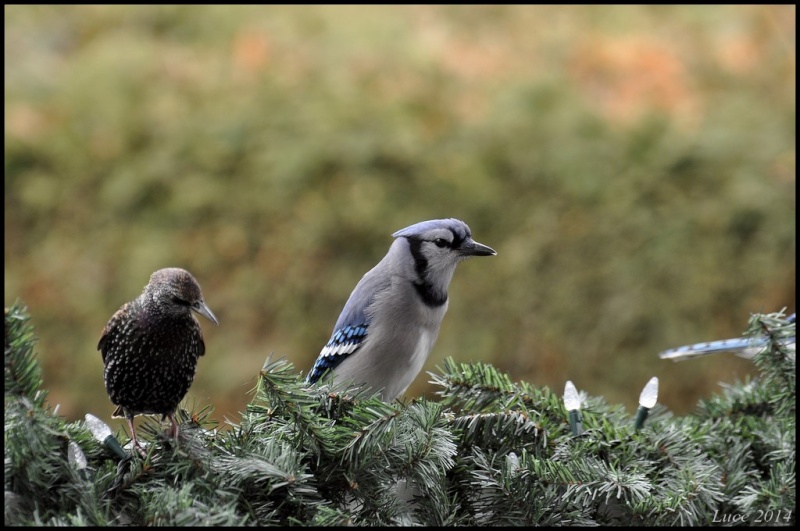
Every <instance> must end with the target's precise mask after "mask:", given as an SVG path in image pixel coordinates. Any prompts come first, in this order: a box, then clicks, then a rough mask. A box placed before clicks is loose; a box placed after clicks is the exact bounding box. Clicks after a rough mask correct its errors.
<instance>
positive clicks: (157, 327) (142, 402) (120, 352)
mask: <svg viewBox="0 0 800 531" xmlns="http://www.w3.org/2000/svg"><path fill="white" fill-rule="evenodd" d="M192 310H194V311H196V312H197V313H199V314H200V315H202V316H203V317H205V318H207V319H209V320H210V321H212V322H213V323H214V324H219V322H218V321H217V318H216V317H215V316H214V314H213V313H212V312H211V310H209V309H208V306H206V303H205V302H204V301H203V294H202V292H201V291H200V285H199V284H198V283H197V281H196V280H195V279H194V277H193V276H192V275H191V274H190V273H189V272H188V271H185V270H183V269H179V268H175V267H171V268H166V269H159V270H158V271H156V272H155V273H153V274H152V275H150V282H149V283H148V284H147V286H145V287H144V291H142V294H141V295H139V296H138V297H137V298H136V299H134V300H132V301H130V302H127V303H125V304H123V305H122V307H121V308H120V309H119V310H117V312H116V313H115V314H114V315H113V316H112V317H111V319H110V320H109V321H108V324H107V325H106V327H105V330H103V335H102V337H101V338H100V342H99V343H98V345H97V349H98V350H100V351H101V353H102V355H103V364H104V366H105V369H104V371H103V379H104V380H105V385H106V391H107V392H108V397H109V398H110V399H111V402H112V403H113V404H114V405H116V406H117V409H116V410H114V413H113V414H112V416H113V417H124V418H126V419H127V420H128V425H129V426H130V428H131V439H132V440H133V446H134V447H135V448H136V449H137V450H139V452H140V453H144V450H143V449H142V447H141V446H140V445H139V442H138V441H137V440H136V430H135V429H134V426H133V417H134V416H136V415H142V414H144V415H162V420H163V419H164V418H166V417H169V419H170V422H171V423H172V428H171V433H170V434H171V435H172V436H173V437H175V438H176V439H177V437H178V424H177V422H176V421H175V410H176V409H177V407H178V404H179V403H180V401H181V400H182V399H183V397H184V396H185V395H186V392H187V391H188V390H189V386H191V385H192V380H193V379H194V374H195V369H196V368H197V359H198V358H199V357H200V356H202V355H203V354H204V353H205V350H206V348H205V343H204V341H203V331H202V329H201V328H200V323H198V322H197V319H195V317H194V315H192Z"/></svg>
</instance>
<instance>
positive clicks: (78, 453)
mask: <svg viewBox="0 0 800 531" xmlns="http://www.w3.org/2000/svg"><path fill="white" fill-rule="evenodd" d="M67 460H68V461H69V464H70V465H72V466H73V467H75V468H76V469H78V470H83V469H84V468H86V467H87V466H89V463H88V462H87V461H86V454H84V453H83V450H81V447H80V446H78V443H76V442H75V441H70V442H69V444H68V445H67Z"/></svg>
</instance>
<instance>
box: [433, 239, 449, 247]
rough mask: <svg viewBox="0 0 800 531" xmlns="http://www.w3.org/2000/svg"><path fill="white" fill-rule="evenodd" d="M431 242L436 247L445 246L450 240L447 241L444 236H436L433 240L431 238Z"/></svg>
mask: <svg viewBox="0 0 800 531" xmlns="http://www.w3.org/2000/svg"><path fill="white" fill-rule="evenodd" d="M433 243H435V244H436V247H447V246H448V245H449V244H450V242H448V241H447V240H445V239H444V238H436V239H435V240H433Z"/></svg>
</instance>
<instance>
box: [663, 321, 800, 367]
mask: <svg viewBox="0 0 800 531" xmlns="http://www.w3.org/2000/svg"><path fill="white" fill-rule="evenodd" d="M796 318H797V316H796V314H791V315H789V316H788V317H786V321H787V322H789V323H794V322H795V320H796ZM780 342H781V343H783V344H784V345H785V346H787V347H789V348H794V345H795V338H794V337H791V338H785V339H781V340H780ZM767 344H768V341H767V339H766V338H763V337H737V338H734V339H722V340H720V341H709V342H706V343H695V344H694V345H686V346H683V347H678V348H671V349H669V350H665V351H663V352H661V353H659V355H658V357H659V358H661V359H663V360H672V361H683V360H688V359H691V358H697V357H700V356H706V355H708V354H716V353H718V352H732V353H734V354H736V355H737V356H740V357H742V358H747V359H751V358H753V357H754V356H755V355H756V354H758V353H759V352H760V351H761V350H763V349H764V348H765V347H766V346H767Z"/></svg>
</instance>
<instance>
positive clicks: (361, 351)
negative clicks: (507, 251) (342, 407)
mask: <svg viewBox="0 0 800 531" xmlns="http://www.w3.org/2000/svg"><path fill="white" fill-rule="evenodd" d="M392 236H393V237H394V238H395V240H394V242H393V243H392V245H391V247H389V252H388V253H386V256H384V257H383V259H382V260H381V261H380V262H379V263H378V264H377V265H376V266H375V267H373V268H372V269H371V270H370V271H368V272H367V273H366V274H365V275H364V276H363V278H362V279H361V280H360V281H359V282H358V284H357V285H356V287H355V289H354V290H353V292H352V293H351V294H350V298H349V299H348V300H347V303H346V304H345V306H344V309H343V310H342V313H341V314H340V315H339V319H338V321H336V326H334V328H333V334H332V336H331V338H330V340H329V341H328V343H327V344H326V345H325V347H323V349H322V351H321V352H320V354H319V357H318V358H317V361H316V362H315V363H314V367H313V368H312V369H311V371H310V372H309V373H308V376H307V377H306V381H307V382H308V383H314V382H316V381H317V380H319V379H320V377H322V375H323V374H324V373H325V372H326V371H329V370H332V371H333V381H334V382H351V383H353V384H355V385H363V386H365V387H366V388H369V389H371V390H372V391H375V392H377V391H380V393H381V398H382V399H383V400H384V401H387V402H390V401H392V400H394V399H395V398H397V397H398V396H399V395H401V394H402V393H403V392H404V391H405V390H406V388H407V387H408V386H409V385H410V384H411V382H412V381H413V380H414V378H415V377H416V376H417V374H418V373H419V371H420V370H421V369H422V366H423V365H424V364H425V361H426V360H427V359H428V355H429V354H430V352H431V349H432V348H433V345H434V343H435V342H436V337H437V336H438V334H439V326H440V325H441V324H442V318H443V317H444V314H445V312H446V311H447V305H448V298H447V288H448V286H449V285H450V280H451V279H452V278H453V272H455V270H456V265H458V263H459V262H460V261H462V260H464V259H466V258H469V257H470V256H492V255H495V254H497V253H496V252H495V251H494V249H492V248H491V247H487V246H486V245H483V244H481V243H478V242H476V241H474V240H473V239H472V234H471V233H470V230H469V227H468V226H467V224H466V223H464V222H463V221H459V220H457V219H452V218H451V219H435V220H431V221H422V222H420V223H417V224H415V225H411V226H410V227H406V228H404V229H402V230H399V231H397V232H395V233H394V234H393V235H392Z"/></svg>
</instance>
